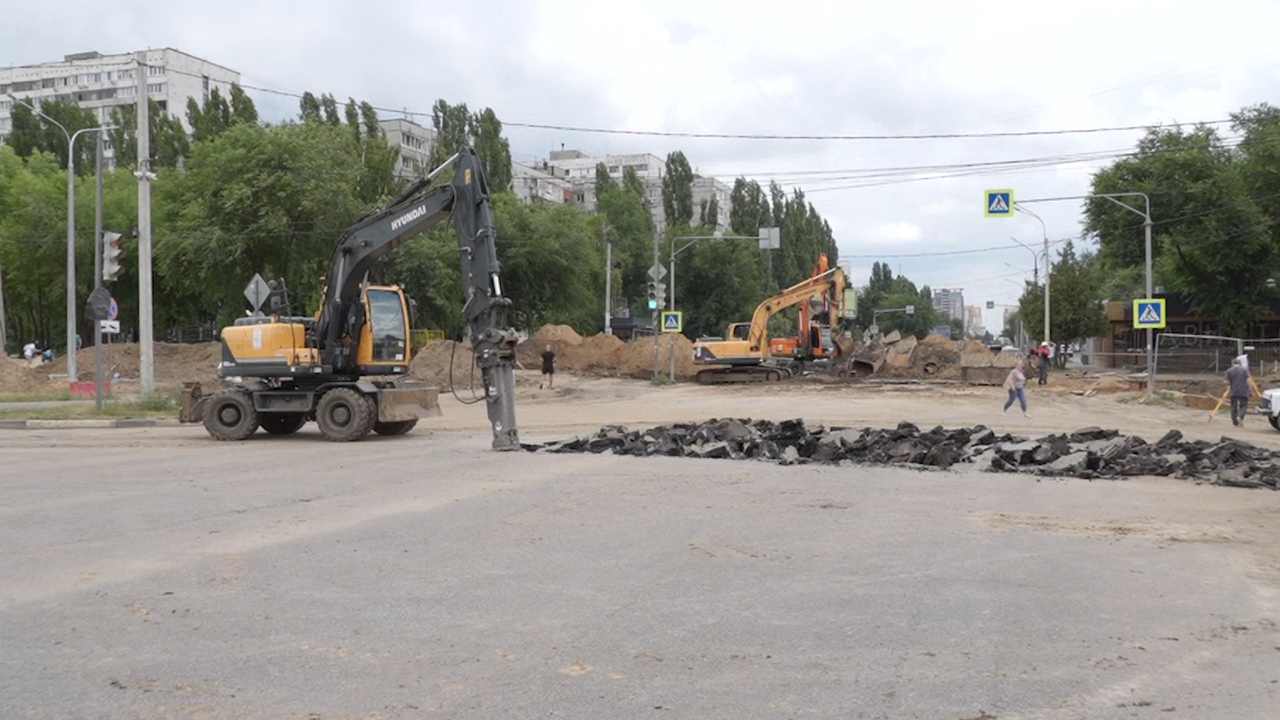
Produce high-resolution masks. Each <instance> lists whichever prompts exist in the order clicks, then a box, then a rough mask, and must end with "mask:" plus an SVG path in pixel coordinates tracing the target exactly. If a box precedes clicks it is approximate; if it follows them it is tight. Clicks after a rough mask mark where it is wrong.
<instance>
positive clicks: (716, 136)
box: [166, 68, 1232, 141]
mask: <svg viewBox="0 0 1280 720" xmlns="http://www.w3.org/2000/svg"><path fill="white" fill-rule="evenodd" d="M166 72H172V73H177V74H180V75H191V76H193V77H197V75H196V74H195V73H191V72H186V71H183V70H176V69H173V68H166ZM237 84H238V85H239V86H240V87H241V88H243V89H245V90H254V91H257V92H264V93H270V94H273V95H282V96H284V97H292V98H301V97H302V96H303V93H299V92H293V91H289V90H278V89H276V88H268V87H262V86H260V85H248V84H245V83H237ZM371 106H372V107H373V109H374V110H377V111H379V112H388V113H395V114H399V115H409V116H413V117H431V112H429V111H428V112H423V111H417V110H409V109H407V108H390V107H383V106H380V105H372V104H371ZM1231 122H1232V121H1231V120H1230V119H1226V120H1204V121H1200V122H1196V123H1178V124H1180V125H1226V124H1229V123H1231ZM502 124H503V125H504V126H506V127H520V128H529V129H532V130H556V131H559V132H576V133H592V134H602V135H638V136H646V137H680V138H700V139H711V140H786V141H794V140H810V141H824V140H825V141H829V140H844V141H893V140H960V139H981V138H1012V137H1043V136H1054V135H1089V134H1099V133H1111V132H1133V131H1135V130H1146V129H1147V128H1150V127H1153V126H1158V125H1160V124H1161V123H1147V124H1143V125H1115V126H1110V127H1094V128H1070V129H1059V130H1008V131H1000V132H985V133H984V132H972V133H918V134H917V133H904V134H865V135H839V134H800V135H789V134H774V133H711V132H692V131H683V130H628V129H623V128H601V127H588V126H581V125H561V124H552V123H534V122H522V121H518V120H504V121H502Z"/></svg>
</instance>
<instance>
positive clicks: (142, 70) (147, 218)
mask: <svg viewBox="0 0 1280 720" xmlns="http://www.w3.org/2000/svg"><path fill="white" fill-rule="evenodd" d="M137 68H138V69H137V70H136V71H135V72H137V74H138V76H137V78H136V80H137V87H138V89H137V93H138V110H137V116H138V122H137V131H138V172H137V173H135V174H136V175H137V176H138V345H139V347H140V355H141V357H140V358H139V360H140V365H141V371H142V372H141V373H140V374H141V376H142V377H141V378H140V380H141V383H140V384H141V386H142V397H144V398H147V397H150V396H151V393H152V392H154V390H155V382H156V375H155V347H154V338H153V336H152V329H151V180H152V178H154V177H155V176H154V175H152V174H151V104H150V102H149V98H148V96H147V54H146V52H145V51H144V52H139V53H138V54H137Z"/></svg>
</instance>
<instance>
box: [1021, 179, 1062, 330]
mask: <svg viewBox="0 0 1280 720" xmlns="http://www.w3.org/2000/svg"><path fill="white" fill-rule="evenodd" d="M1014 206H1015V207H1017V209H1018V211H1019V212H1025V213H1026V214H1028V215H1030V216H1031V217H1033V218H1035V219H1036V220H1039V221H1040V232H1041V234H1042V237H1043V238H1044V341H1045V342H1049V341H1050V339H1049V274H1050V273H1049V270H1050V269H1051V266H1052V265H1053V263H1052V262H1051V260H1050V258H1049V229H1048V228H1047V227H1046V226H1045V224H1044V219H1043V218H1041V217H1040V216H1039V215H1037V214H1035V213H1033V212H1031V211H1030V210H1028V209H1026V208H1025V207H1023V206H1022V204H1021V203H1017V202H1015V203H1014ZM1014 242H1016V243H1018V244H1019V245H1022V243H1020V242H1018V241H1017V240H1014ZM1022 247H1027V246H1026V245H1022ZM1027 249H1028V250H1030V249H1031V248H1027ZM1032 252H1033V253H1034V251H1032Z"/></svg>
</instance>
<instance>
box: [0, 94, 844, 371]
mask: <svg viewBox="0 0 1280 720" xmlns="http://www.w3.org/2000/svg"><path fill="white" fill-rule="evenodd" d="M15 107H16V106H15ZM41 110H42V112H46V113H49V114H51V115H54V116H55V117H58V118H61V119H65V120H67V123H68V128H69V129H72V130H73V131H74V129H76V127H77V123H81V124H83V125H92V124H96V123H94V122H93V118H92V117H91V116H90V115H88V114H84V115H81V116H79V119H78V120H74V119H72V118H74V117H75V116H74V113H73V112H72V111H73V110H74V111H75V112H80V111H79V109H78V108H75V106H74V105H67V106H65V107H62V106H60V105H59V104H58V103H52V102H51V103H45V104H44V105H43V106H42V108H41ZM185 110H186V119H187V121H188V123H189V125H190V127H191V128H192V129H193V132H192V133H191V136H190V137H188V135H187V134H186V132H185V131H184V129H183V125H182V123H181V122H179V120H178V119H177V118H176V117H174V116H172V115H170V114H169V113H168V112H166V111H165V110H164V109H162V108H160V107H158V106H157V105H156V104H155V103H154V102H152V103H151V118H150V127H151V142H152V148H153V156H154V157H153V162H152V169H153V171H154V172H156V174H157V179H156V181H155V182H154V183H153V209H152V214H153V237H154V252H155V264H154V278H153V279H154V293H155V320H156V325H157V328H159V333H158V334H159V336H160V337H164V336H165V331H166V330H167V329H182V328H188V327H192V326H200V327H203V328H206V329H213V328H216V327H220V326H222V325H225V324H228V323H229V322H231V321H232V320H233V319H234V318H235V317H237V316H240V315H242V314H243V313H244V312H245V310H246V305H245V302H244V299H243V296H242V295H241V290H242V289H243V287H244V285H245V283H246V282H247V281H248V279H249V278H250V277H252V275H253V274H254V273H255V272H257V273H261V274H262V275H263V276H264V277H267V278H283V279H284V280H285V281H286V284H287V286H288V287H289V288H290V290H291V296H292V298H293V300H294V308H293V309H294V311H295V312H300V311H305V312H313V311H314V310H315V309H316V307H317V306H318V303H319V299H320V297H319V295H320V291H321V286H320V277H321V275H322V274H323V273H324V272H325V267H326V264H327V262H328V258H329V255H330V253H331V251H332V248H333V245H334V243H335V242H336V240H337V238H338V236H339V235H340V234H341V232H342V231H343V230H344V229H346V228H347V227H349V226H350V225H352V224H353V223H354V222H355V221H357V220H358V219H359V218H360V217H361V216H363V215H365V214H366V213H368V212H370V211H372V210H374V209H376V208H377V207H379V206H382V205H384V204H385V203H386V202H388V201H389V200H390V199H391V198H392V197H394V196H395V195H396V194H398V193H399V192H400V191H401V190H402V189H403V186H404V183H403V182H402V181H399V180H397V178H396V176H395V170H396V168H397V165H398V163H399V155H398V153H399V151H398V148H393V147H389V146H388V144H387V143H386V140H385V137H384V136H383V133H382V131H381V129H380V127H379V125H378V117H377V113H376V111H374V109H373V108H372V107H371V106H370V105H368V104H367V103H359V102H356V101H355V100H352V99H349V100H348V101H347V102H346V103H345V104H340V103H339V102H338V101H337V100H336V99H334V98H333V97H332V96H329V95H319V96H316V95H314V94H311V93H307V94H305V95H304V96H303V98H302V100H301V102H300V103H299V115H298V118H297V120H296V121H291V122H285V123H280V124H266V123H263V122H261V121H260V120H259V119H258V115H257V111H256V108H255V107H254V106H253V103H252V101H251V100H250V99H249V98H248V96H247V95H245V94H244V93H243V92H242V91H241V90H240V89H239V88H238V87H233V88H232V89H231V92H230V94H229V96H223V95H222V94H220V93H217V92H210V94H209V97H208V98H207V99H206V100H205V101H204V102H203V103H196V102H194V101H193V102H191V103H189V104H188V106H187V107H186V108H185ZM19 114H21V113H20V112H18V113H15V115H19ZM114 119H115V121H116V124H117V125H118V126H119V128H118V129H117V130H115V131H113V132H112V134H111V140H112V144H113V146H114V148H115V157H116V158H117V167H116V168H115V169H113V170H111V171H109V172H107V173H106V174H105V225H106V227H107V228H108V229H110V230H113V231H116V232H122V233H124V234H125V235H126V236H128V235H130V233H131V231H132V230H133V229H134V227H135V224H136V217H137V204H136V203H137V186H136V180H135V178H134V176H133V173H132V170H133V169H134V168H133V165H134V162H133V158H134V157H135V156H136V130H135V128H136V122H135V118H134V117H133V113H132V109H131V108H126V109H124V111H123V112H117V113H116V116H115V118H114ZM28 120H29V121H30V122H29V123H26V124H22V123H18V122H15V132H14V133H13V134H11V135H10V136H9V138H8V142H7V145H6V146H0V268H3V273H4V288H3V291H4V294H5V299H6V316H7V320H8V326H9V339H10V343H11V345H14V344H21V343H23V342H26V341H28V340H35V341H37V342H38V343H39V344H41V345H44V346H48V345H53V344H56V343H57V341H58V339H59V338H61V337H63V336H64V335H65V325H64V323H65V303H66V296H65V285H64V283H63V275H62V273H63V267H64V259H65V245H64V244H63V243H64V242H65V240H64V238H65V237H66V225H65V223H66V204H65V203H66V195H65V174H64V172H65V171H64V169H63V168H64V163H65V152H66V147H65V146H66V142H65V139H60V138H61V133H60V132H58V134H57V135H53V134H50V133H49V132H48V130H49V128H48V127H45V124H46V123H44V121H42V120H41V119H40V118H39V117H38V116H32V117H30V118H28ZM60 121H61V120H60ZM23 122H25V121H23ZM19 125H21V127H18V126H19ZM432 125H433V127H434V128H435V129H436V131H437V133H439V138H440V139H439V141H438V142H437V144H436V146H435V154H436V156H435V157H433V162H435V161H441V160H443V159H444V158H445V156H447V155H448V154H451V152H452V150H451V149H450V148H456V147H457V146H459V145H462V144H464V143H468V144H471V145H473V146H475V147H476V148H477V151H478V152H479V154H480V156H481V161H482V163H483V164H484V167H485V171H486V173H487V177H488V179H489V180H490V184H491V186H492V187H493V189H494V190H495V193H496V194H495V197H494V222H495V225H496V230H497V238H498V245H499V253H500V257H501V259H502V262H503V269H504V280H505V285H506V290H507V292H508V294H509V295H510V296H511V297H512V298H513V300H514V303H515V312H516V318H515V319H516V322H518V323H519V324H521V325H523V326H526V327H536V326H538V325H540V324H542V323H547V322H559V323H567V324H570V325H572V326H574V327H576V328H577V329H579V330H580V331H583V332H594V331H596V330H598V329H599V326H600V323H601V319H602V312H601V311H602V309H603V308H602V304H603V294H604V293H603V290H604V285H605V272H606V269H605V252H604V247H605V245H604V241H605V240H608V241H609V242H612V243H613V245H614V249H615V252H614V267H613V270H612V272H613V273H614V281H615V284H614V287H615V288H617V289H618V290H617V292H616V293H615V294H620V295H622V296H623V297H624V298H626V299H627V300H629V301H630V302H631V304H632V305H633V306H637V307H640V306H642V303H643V301H644V299H645V295H646V288H645V280H646V276H645V271H646V270H647V269H648V267H649V266H650V265H651V264H652V258H653V244H654V241H655V231H654V222H653V215H652V212H651V208H650V207H649V205H648V195H647V188H646V187H645V184H644V182H643V181H642V180H641V179H640V178H638V177H637V176H636V175H635V173H634V172H631V171H628V172H627V173H625V174H624V175H623V176H622V178H621V181H617V180H615V179H614V178H612V177H610V176H609V173H608V172H607V169H606V168H603V167H602V168H600V169H599V172H598V173H597V198H598V212H597V213H594V214H593V213H588V212H585V211H584V210H582V209H581V208H578V207H573V206H566V205H541V204H524V203H520V202H518V201H517V200H516V198H515V196H514V195H512V194H511V193H510V192H509V190H510V188H511V182H512V180H511V178H512V172H511V159H510V148H509V145H508V143H507V140H506V139H505V138H504V137H502V124H501V122H500V121H499V120H498V118H497V117H496V115H495V114H494V113H493V111H492V110H490V109H488V108H486V109H483V110H481V111H478V112H473V111H470V110H469V109H468V108H467V107H466V106H465V105H450V104H449V103H447V102H445V101H439V102H437V103H436V104H435V106H434V107H433V117H432ZM59 149H61V151H62V154H61V155H59V153H58V151H59ZM688 168H689V164H688V161H687V160H686V159H685V157H684V155H683V153H680V152H675V153H672V154H671V155H670V156H669V157H668V172H666V173H665V175H666V177H667V180H668V182H667V183H666V185H665V186H664V188H663V190H664V193H663V195H664V201H665V200H667V198H668V197H669V198H670V203H669V205H670V207H669V208H668V203H667V202H664V206H663V212H664V215H665V218H664V219H665V220H666V229H665V231H664V232H663V233H662V234H660V235H659V237H658V238H657V241H658V243H659V245H660V248H661V255H662V258H663V260H664V262H665V260H666V258H667V257H668V252H669V250H670V248H671V246H672V244H673V243H681V244H683V241H679V240H676V238H679V237H683V236H689V235H710V234H712V232H713V231H714V230H715V229H716V227H715V218H717V217H718V216H719V208H718V207H717V201H715V200H711V201H710V202H707V203H703V204H701V205H700V206H699V207H696V208H695V207H693V201H692V198H693V194H692V184H693V181H694V175H693V173H692V172H691V171H689V170H688ZM78 169H80V170H81V171H82V172H83V173H84V174H82V175H81V176H80V177H79V178H78V179H77V212H76V218H77V219H76V222H77V228H78V236H79V238H80V239H79V241H78V245H77V254H78V262H77V265H78V267H79V268H82V269H84V268H91V267H93V261H94V258H93V242H92V238H91V235H92V233H91V231H90V228H92V227H93V215H94V210H93V196H94V187H93V183H94V181H93V178H92V177H91V176H90V175H89V174H88V173H90V172H91V169H92V164H91V163H89V162H88V160H87V158H85V159H84V160H83V161H78ZM672 171H674V172H672ZM733 194H734V201H735V203H736V202H738V201H739V200H740V199H741V202H742V207H741V208H739V207H737V206H736V205H735V208H734V212H733V215H732V217H731V222H730V228H729V231H730V235H742V236H750V237H753V238H754V236H755V235H756V232H757V230H758V229H759V228H760V227H766V226H770V225H778V226H781V227H782V250H781V251H778V252H762V251H760V250H759V249H758V248H757V246H756V244H755V243H754V242H744V241H742V240H710V241H706V242H702V243H698V244H697V245H696V246H695V247H692V248H690V249H688V250H686V251H685V252H683V253H682V254H681V255H680V258H679V260H680V268H679V275H678V281H679V288H678V291H679V296H680V304H681V306H682V307H684V308H685V309H686V310H687V313H688V314H687V327H688V332H690V334H694V335H697V334H711V333H715V332H719V331H720V330H721V329H722V327H723V325H724V324H725V323H727V322H731V321H735V320H741V319H745V318H746V317H749V316H750V313H751V311H752V309H754V307H755V305H756V304H757V303H759V302H760V300H762V299H763V298H764V297H767V296H768V295H769V294H772V293H773V292H776V291H777V290H778V289H779V288H780V287H783V286H786V285H789V284H792V283H794V282H797V281H799V280H801V279H803V278H804V277H807V276H808V274H809V271H810V269H811V268H812V266H813V265H814V263H815V262H816V261H817V256H818V255H819V254H821V253H826V254H828V255H829V256H831V257H832V258H834V257H835V256H836V248H835V241H834V238H833V237H832V235H831V229H830V226H829V225H828V224H827V223H826V222H825V221H823V220H822V218H821V216H820V215H819V214H818V213H817V211H816V210H815V209H814V208H813V207H812V205H811V204H809V203H808V202H807V201H806V200H805V197H804V195H803V193H802V192H801V191H799V190H797V191H794V192H792V193H791V194H787V193H785V192H783V191H782V189H781V188H779V187H777V186H776V185H774V186H770V187H769V188H768V189H767V190H765V189H763V188H761V187H760V186H759V185H757V184H756V183H754V182H747V181H745V180H741V179H740V180H738V181H737V183H735V187H734V191H733ZM668 211H669V212H668ZM136 262H137V255H136V241H134V240H133V239H129V240H127V241H126V244H125V255H124V263H123V264H124V272H123V274H122V276H121V279H120V281H119V282H116V283H114V285H113V286H112V287H111V290H112V292H113V294H114V295H115V296H116V298H117V300H118V301H119V303H120V305H121V315H122V317H123V318H124V319H125V321H126V323H125V324H126V325H128V324H129V321H130V319H132V318H136V317H137V274H136ZM384 274H385V279H386V280H388V281H391V282H399V283H401V284H403V285H405V286H406V289H407V290H408V292H409V293H410V294H411V295H412V296H413V297H414V298H416V299H417V301H418V303H419V313H418V316H419V325H420V326H423V327H435V328H440V329H443V330H445V331H446V332H448V333H450V334H451V335H458V334H460V333H461V332H462V329H463V318H462V314H461V307H462V299H463V288H462V282H461V278H460V272H459V267H458V256H457V249H456V240H455V239H454V235H453V232H452V229H451V228H447V227H438V228H435V229H434V230H433V231H432V232H429V233H427V234H425V235H424V236H422V237H420V238H417V239H415V240H414V241H411V242H410V243H407V244H406V245H405V246H403V247H402V248H401V249H400V250H399V251H398V252H397V253H394V254H393V255H392V256H391V257H390V258H389V259H388V261H387V263H386V267H385V273H384ZM77 280H78V288H77V298H76V303H77V306H78V307H82V306H83V303H84V301H85V299H86V298H87V296H88V293H89V292H90V290H91V289H92V287H93V278H92V277H91V273H90V272H85V271H84V270H82V271H81V272H80V273H79V274H78V278H77ZM80 330H81V334H83V335H87V334H88V333H87V332H86V331H85V328H80ZM10 349H12V348H10Z"/></svg>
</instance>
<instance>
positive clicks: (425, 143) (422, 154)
mask: <svg viewBox="0 0 1280 720" xmlns="http://www.w3.org/2000/svg"><path fill="white" fill-rule="evenodd" d="M378 126H379V127H381V128H382V132H383V134H384V135H386V137H387V144H388V145H390V146H391V147H393V148H399V149H400V161H399V163H398V164H397V165H396V177H398V178H400V179H402V180H417V179H418V178H420V177H424V176H426V174H427V173H429V172H431V170H432V168H431V149H432V148H433V147H435V144H436V131H435V130H434V129H432V128H429V127H425V126H423V125H419V124H418V123H416V122H414V121H412V120H409V119H406V118H391V119H388V120H379V121H378Z"/></svg>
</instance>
